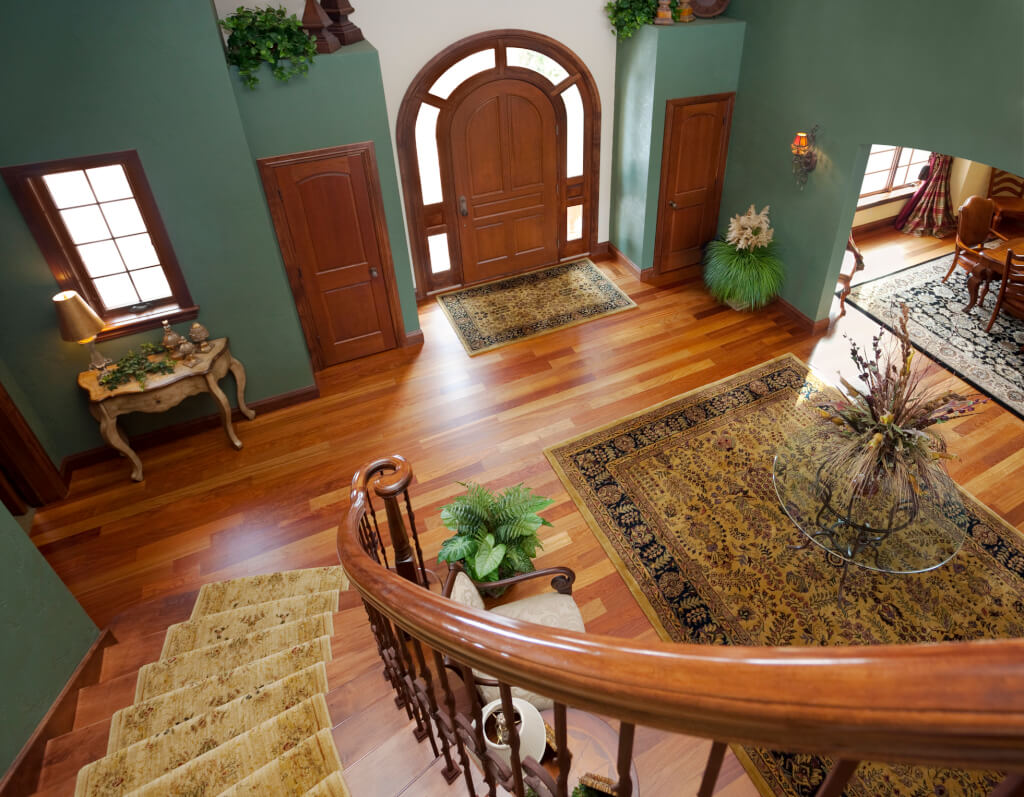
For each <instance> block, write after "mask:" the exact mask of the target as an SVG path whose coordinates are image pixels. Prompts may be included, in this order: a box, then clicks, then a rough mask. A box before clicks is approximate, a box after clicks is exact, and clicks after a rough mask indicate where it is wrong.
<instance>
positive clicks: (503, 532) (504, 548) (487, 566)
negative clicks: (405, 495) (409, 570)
mask: <svg viewBox="0 0 1024 797" xmlns="http://www.w3.org/2000/svg"><path fill="white" fill-rule="evenodd" d="M459 484H461V485H462V486H463V487H465V488H466V492H465V494H463V495H460V496H458V497H456V499H455V500H454V501H452V502H451V503H450V504H447V505H445V506H443V507H442V508H441V522H442V523H444V525H445V527H446V528H449V529H451V530H452V531H454V532H455V536H453V537H449V538H448V539H447V540H445V541H444V543H442V545H441V551H440V553H439V554H438V556H437V560H438V561H439V562H451V563H455V562H462V563H463V566H464V567H465V569H466V573H467V574H468V575H469V577H470V578H472V579H473V580H474V581H481V582H488V581H498V580H500V579H503V578H508V577H510V576H514V575H516V574H517V573H529V572H532V571H533V569H534V567H533V558H534V557H535V556H536V555H537V549H538V548H542V547H543V546H542V545H541V542H540V537H539V536H538V535H537V530H538V529H539V528H540V527H541V526H550V525H551V523H550V522H549V521H547V520H545V519H544V518H542V517H541V516H540V515H539V514H537V513H538V512H540V511H541V510H542V509H546V508H547V507H549V506H550V505H551V504H552V503H554V502H553V501H552V500H551V499H550V498H542V497H541V496H539V495H534V493H533V491H532V490H531V489H530V488H529V487H524V486H523V485H522V484H517V485H516V486H515V487H509V488H508V489H507V490H505V491H504V492H501V493H494V492H492V491H490V490H488V489H487V488H486V487H483V486H481V485H479V484H474V483H473V482H459Z"/></svg>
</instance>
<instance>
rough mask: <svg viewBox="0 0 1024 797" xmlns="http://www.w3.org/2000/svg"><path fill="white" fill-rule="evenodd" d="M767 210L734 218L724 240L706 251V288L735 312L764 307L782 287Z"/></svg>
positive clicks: (781, 273)
mask: <svg viewBox="0 0 1024 797" xmlns="http://www.w3.org/2000/svg"><path fill="white" fill-rule="evenodd" d="M768 209H769V208H768V206H767V205H765V207H764V209H763V210H762V211H761V212H760V213H758V212H756V211H755V210H754V206H753V205H751V206H750V209H749V210H748V211H747V212H746V213H744V214H743V215H742V216H740V215H739V214H737V215H735V216H733V217H732V219H731V220H730V221H729V231H728V232H727V233H726V235H725V238H724V240H723V239H716V240H714V241H711V242H710V243H709V244H708V245H707V247H706V248H705V250H704V284H705V285H706V286H707V288H708V290H709V291H710V292H711V295H712V296H714V297H715V298H716V299H718V300H719V301H720V302H725V303H726V304H728V305H729V306H730V307H732V308H733V309H735V310H746V309H748V308H758V307H764V306H765V305H766V304H768V302H770V301H771V300H772V299H774V298H775V296H776V295H777V294H778V292H779V289H780V288H781V287H782V279H783V267H782V261H781V260H779V258H778V255H777V254H776V249H775V240H774V238H775V231H774V230H773V229H772V227H771V224H770V223H769V221H768Z"/></svg>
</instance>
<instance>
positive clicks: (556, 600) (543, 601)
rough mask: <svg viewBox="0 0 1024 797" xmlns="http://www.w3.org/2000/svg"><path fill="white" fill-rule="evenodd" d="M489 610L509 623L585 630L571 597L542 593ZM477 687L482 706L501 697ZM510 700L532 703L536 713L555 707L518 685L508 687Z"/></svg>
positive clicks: (492, 690) (489, 688)
mask: <svg viewBox="0 0 1024 797" xmlns="http://www.w3.org/2000/svg"><path fill="white" fill-rule="evenodd" d="M470 586H472V584H470ZM491 611H492V612H493V613H494V614H500V615H501V616H502V617H510V618H512V619H513V620H525V621H527V622H530V623H537V624H538V625H546V626H549V627H550V628H561V629H563V630H565V631H580V632H583V631H585V630H586V629H585V628H584V627H583V615H582V614H580V609H579V607H578V606H577V605H576V601H574V600H573V599H572V595H561V594H559V593H557V592H546V593H544V594H542V595H532V596H530V597H529V598H522V599H521V600H517V601H512V602H511V603H506V604H504V605H503V606H497V607H495V608H493V609H491ZM474 675H476V676H477V677H479V678H491V676H490V675H486V674H484V673H478V672H474ZM478 688H479V691H480V697H481V699H482V700H483V702H484V704H485V705H486V704H487V703H490V702H491V701H492V700H497V699H498V698H500V697H501V693H500V692H499V691H498V687H496V686H481V687H478ZM512 697H519V698H522V699H523V700H525V701H527V702H528V703H532V704H533V705H534V706H535V707H536V708H537V710H538V711H544V710H545V709H549V708H551V707H553V706H554V705H555V701H553V700H552V699H551V698H550V697H544V696H543V695H538V694H535V693H534V692H530V691H527V690H526V689H520V688H519V687H518V686H513V687H512Z"/></svg>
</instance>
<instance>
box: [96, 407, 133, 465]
mask: <svg viewBox="0 0 1024 797" xmlns="http://www.w3.org/2000/svg"><path fill="white" fill-rule="evenodd" d="M89 409H90V410H92V414H93V417H94V418H96V420H97V421H99V423H100V436H101V437H102V438H103V441H104V442H105V443H106V444H107V445H108V446H110V447H111V448H113V449H114V450H115V451H120V452H121V453H122V454H124V455H125V456H126V457H128V459H129V461H130V462H131V463H132V481H137V482H140V481H142V460H141V459H139V455H138V454H136V453H135V452H134V451H132V448H131V446H129V445H128V441H127V440H125V438H124V435H122V434H121V430H120V429H118V428H117V418H116V417H111V416H110V415H108V414H107V412H106V410H104V409H103V407H102V405H101V406H99V407H96V406H95V405H93V406H91V407H90V408H89Z"/></svg>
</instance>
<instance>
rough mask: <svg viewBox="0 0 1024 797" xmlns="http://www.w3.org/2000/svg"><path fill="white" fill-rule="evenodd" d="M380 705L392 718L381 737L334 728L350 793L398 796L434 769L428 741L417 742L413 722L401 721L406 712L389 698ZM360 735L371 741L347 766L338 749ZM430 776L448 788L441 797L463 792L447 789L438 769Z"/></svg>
mask: <svg viewBox="0 0 1024 797" xmlns="http://www.w3.org/2000/svg"><path fill="white" fill-rule="evenodd" d="M383 702H384V703H385V704H390V705H384V708H385V709H386V710H387V711H388V714H389V716H390V717H391V719H392V721H391V722H386V723H384V726H385V728H386V732H385V733H384V734H383V735H382V734H380V733H379V732H378V729H377V728H375V727H374V726H372V725H366V724H363V723H359V724H358V726H353V727H352V728H351V729H349V730H348V731H347V732H346V730H345V725H347V724H349V723H343V724H342V725H341V726H339V727H337V728H335V729H334V742H335V744H337V745H338V751H339V752H340V753H341V760H342V764H343V765H344V767H345V783H347V784H348V788H349V790H350V791H351V792H352V794H373V795H380V797H385V795H387V797H390V795H396V794H399V793H401V792H402V791H404V790H406V788H407V787H408V785H409V784H411V783H414V782H416V781H417V780H418V779H419V778H421V777H422V776H423V775H424V774H429V773H430V772H431V771H432V768H433V766H434V754H433V752H431V749H430V742H429V741H427V740H424V741H423V742H422V743H420V742H417V741H416V738H415V737H414V736H413V734H412V729H413V727H414V725H413V723H412V722H408V721H406V722H403V720H405V713H404V712H399V711H398V710H397V709H396V708H395V704H394V703H393V702H391V700H390V699H388V700H387V701H383ZM357 716H358V715H357ZM355 719H357V717H354V718H353V720H355ZM367 719H369V717H368V718H367ZM373 721H375V722H380V721H381V720H380V719H374V720H373ZM350 722H351V720H350ZM359 733H363V734H364V735H367V734H371V733H372V734H373V738H374V742H373V744H372V745H371V746H370V747H369V748H368V749H366V750H365V751H364V754H363V755H362V757H361V758H359V759H358V760H357V761H355V762H354V763H352V764H349V763H347V762H348V759H346V758H345V753H344V752H343V751H342V749H341V748H342V740H343V739H345V738H346V737H348V736H350V735H358V734H359ZM339 737H341V738H339ZM360 747H363V745H360ZM433 774H435V775H436V777H437V779H438V780H439V781H440V782H441V783H442V784H443V785H444V786H445V788H446V789H447V791H445V792H442V794H446V795H452V794H462V793H464V789H465V786H464V785H461V784H459V783H455V784H454V785H453V786H448V785H447V784H446V783H445V780H444V778H443V777H441V772H440V769H439V770H438V771H437V772H436V773H433ZM477 793H478V794H481V793H483V792H477ZM408 794H409V795H414V794H415V795H416V797H420V792H418V791H410V792H408Z"/></svg>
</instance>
